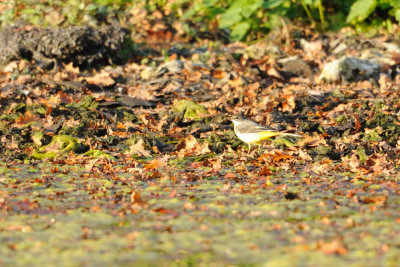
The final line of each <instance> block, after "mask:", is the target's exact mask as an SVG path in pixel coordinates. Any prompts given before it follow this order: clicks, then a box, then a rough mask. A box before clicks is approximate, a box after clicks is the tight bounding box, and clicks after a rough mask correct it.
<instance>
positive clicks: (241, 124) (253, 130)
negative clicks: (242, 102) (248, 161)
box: [231, 116, 303, 153]
mask: <svg viewBox="0 0 400 267" xmlns="http://www.w3.org/2000/svg"><path fill="white" fill-rule="evenodd" d="M231 120H232V122H233V125H234V127H233V130H234V131H235V134H236V136H237V137H238V138H239V139H240V140H242V141H243V142H245V143H246V144H247V145H248V146H249V151H248V153H250V149H251V145H252V144H258V145H259V144H260V143H261V142H262V141H264V140H268V139H269V138H271V137H274V136H279V135H286V136H295V137H303V136H302V135H299V134H291V133H285V132H279V131H276V130H273V129H269V128H267V127H264V126H261V125H260V124H258V123H256V122H254V121H252V120H249V119H247V118H245V117H243V116H235V117H233V118H232V119H231ZM259 148H260V145H259Z"/></svg>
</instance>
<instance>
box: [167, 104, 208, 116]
mask: <svg viewBox="0 0 400 267" xmlns="http://www.w3.org/2000/svg"><path fill="white" fill-rule="evenodd" d="M171 109H172V110H173V111H175V112H178V113H183V112H184V114H183V117H184V118H185V119H190V120H201V119H202V118H203V116H204V115H205V114H208V111H207V109H206V108H205V107H204V106H203V105H200V104H197V103H196V102H194V101H191V100H177V101H175V102H174V103H173V105H172V107H171Z"/></svg>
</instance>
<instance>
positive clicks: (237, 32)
mask: <svg viewBox="0 0 400 267" xmlns="http://www.w3.org/2000/svg"><path fill="white" fill-rule="evenodd" d="M249 29H250V23H248V22H246V21H244V22H241V23H238V24H236V25H235V26H234V27H233V28H232V32H231V38H232V40H234V41H239V40H242V39H243V37H244V36H245V35H246V34H247V31H248V30H249Z"/></svg>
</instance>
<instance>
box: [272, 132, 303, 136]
mask: <svg viewBox="0 0 400 267" xmlns="http://www.w3.org/2000/svg"><path fill="white" fill-rule="evenodd" d="M278 135H286V136H294V137H304V135H301V134H292V133H282V132H279V134H278Z"/></svg>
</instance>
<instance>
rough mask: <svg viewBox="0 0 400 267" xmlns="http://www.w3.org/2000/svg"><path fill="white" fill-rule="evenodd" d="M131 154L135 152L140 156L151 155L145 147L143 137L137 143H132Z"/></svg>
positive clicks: (129, 152)
mask: <svg viewBox="0 0 400 267" xmlns="http://www.w3.org/2000/svg"><path fill="white" fill-rule="evenodd" d="M128 154H129V155H132V154H135V155H139V156H145V157H150V156H151V153H150V152H149V151H147V150H146V149H145V148H144V142H143V139H139V140H138V141H137V142H136V144H134V145H131V146H130V147H129V151H128Z"/></svg>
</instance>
